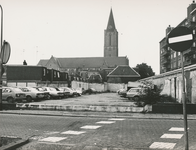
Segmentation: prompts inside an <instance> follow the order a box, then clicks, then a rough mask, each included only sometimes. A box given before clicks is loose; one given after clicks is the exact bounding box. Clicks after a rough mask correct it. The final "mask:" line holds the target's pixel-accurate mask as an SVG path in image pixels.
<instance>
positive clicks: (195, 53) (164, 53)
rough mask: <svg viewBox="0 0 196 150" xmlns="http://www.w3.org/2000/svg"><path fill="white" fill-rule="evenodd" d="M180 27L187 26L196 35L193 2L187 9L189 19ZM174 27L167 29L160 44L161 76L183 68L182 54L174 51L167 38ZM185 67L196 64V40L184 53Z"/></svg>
mask: <svg viewBox="0 0 196 150" xmlns="http://www.w3.org/2000/svg"><path fill="white" fill-rule="evenodd" d="M178 26H186V27H188V28H190V29H191V30H192V31H193V34H194V37H195V33H196V3H195V1H193V2H192V4H190V5H189V6H188V7H187V17H186V18H185V19H184V20H183V21H182V22H180V23H179V24H178V25H177V26H176V27H178ZM172 29H174V27H171V26H169V27H167V29H166V35H165V37H164V38H163V39H162V40H161V41H160V42H159V44H160V74H161V73H165V72H168V71H172V70H176V69H178V68H181V53H180V52H175V51H173V50H172V49H171V48H170V47H169V46H168V44H167V36H168V34H169V33H170V31H171V30H172ZM183 63H184V66H189V65H193V64H195V63H196V40H195V41H194V43H193V45H192V47H191V48H190V49H188V50H186V51H184V52H183Z"/></svg>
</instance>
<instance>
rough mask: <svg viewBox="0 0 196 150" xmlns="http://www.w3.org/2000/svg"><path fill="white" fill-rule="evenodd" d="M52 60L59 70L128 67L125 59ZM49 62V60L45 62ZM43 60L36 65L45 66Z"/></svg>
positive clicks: (83, 58) (85, 58)
mask: <svg viewBox="0 0 196 150" xmlns="http://www.w3.org/2000/svg"><path fill="white" fill-rule="evenodd" d="M51 59H54V60H55V61H56V62H57V63H58V64H59V67H60V68H78V67H81V68H99V67H102V68H110V67H113V68H114V67H116V66H118V65H128V63H129V61H128V58H127V57H76V58H56V57H53V56H52V57H51ZM47 62H49V60H47ZM47 62H46V63H45V60H43V61H42V60H40V61H39V63H38V65H41V66H46V65H47Z"/></svg>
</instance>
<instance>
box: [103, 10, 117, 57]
mask: <svg viewBox="0 0 196 150" xmlns="http://www.w3.org/2000/svg"><path fill="white" fill-rule="evenodd" d="M104 57H118V31H117V30H116V27H115V23H114V17H113V13H112V8H111V10H110V16H109V20H108V25H107V29H106V30H105V31H104Z"/></svg>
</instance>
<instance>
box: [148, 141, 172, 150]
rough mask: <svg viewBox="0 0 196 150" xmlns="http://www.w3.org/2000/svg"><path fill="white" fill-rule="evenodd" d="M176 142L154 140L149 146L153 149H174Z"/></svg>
mask: <svg viewBox="0 0 196 150" xmlns="http://www.w3.org/2000/svg"><path fill="white" fill-rule="evenodd" d="M175 145H176V143H166V142H154V143H152V144H151V145H150V147H149V148H152V149H173V148H174V146H175Z"/></svg>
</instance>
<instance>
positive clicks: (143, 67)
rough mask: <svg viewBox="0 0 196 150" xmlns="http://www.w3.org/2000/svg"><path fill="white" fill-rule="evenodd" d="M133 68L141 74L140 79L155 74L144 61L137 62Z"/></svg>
mask: <svg viewBox="0 0 196 150" xmlns="http://www.w3.org/2000/svg"><path fill="white" fill-rule="evenodd" d="M134 70H135V71H137V72H138V73H139V75H140V76H141V79H143V78H147V77H150V76H154V75H155V73H154V72H153V70H152V68H151V67H150V66H148V65H147V64H146V63H142V64H137V66H136V68H134Z"/></svg>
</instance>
